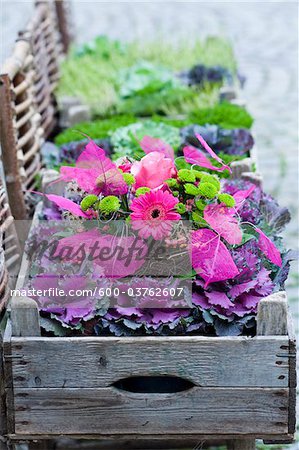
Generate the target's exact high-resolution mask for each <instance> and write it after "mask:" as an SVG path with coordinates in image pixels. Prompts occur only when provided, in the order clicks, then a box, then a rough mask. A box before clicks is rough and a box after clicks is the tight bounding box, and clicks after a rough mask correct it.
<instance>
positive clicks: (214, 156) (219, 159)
mask: <svg viewBox="0 0 299 450" xmlns="http://www.w3.org/2000/svg"><path fill="white" fill-rule="evenodd" d="M195 136H196V137H197V139H198V140H199V142H200V143H201V145H202V146H203V148H204V149H205V150H206V151H207V152H208V153H209V155H210V156H211V157H212V158H214V159H215V160H216V161H218V162H219V163H220V164H221V165H222V166H223V167H224V168H225V169H228V170H229V171H230V172H231V169H230V167H229V166H226V165H225V164H224V162H223V161H222V159H221V158H219V156H218V155H216V153H215V152H214V151H213V150H212V149H211V147H210V146H209V145H208V144H207V142H206V141H205V140H204V138H203V137H202V136H201V135H200V134H199V133H196V134H195Z"/></svg>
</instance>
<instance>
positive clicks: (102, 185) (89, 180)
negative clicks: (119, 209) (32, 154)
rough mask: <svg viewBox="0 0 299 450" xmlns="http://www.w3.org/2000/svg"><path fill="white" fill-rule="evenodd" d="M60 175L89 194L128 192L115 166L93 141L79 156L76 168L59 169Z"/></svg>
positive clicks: (121, 193)
mask: <svg viewBox="0 0 299 450" xmlns="http://www.w3.org/2000/svg"><path fill="white" fill-rule="evenodd" d="M60 174H61V177H62V179H63V180H64V181H72V180H75V181H76V182H77V183H78V185H79V187H80V188H81V189H83V190H84V191H85V192H87V193H89V194H95V195H98V194H100V193H102V194H104V195H124V194H126V193H127V191H128V186H127V185H126V183H125V181H124V179H123V176H122V174H121V173H120V172H119V170H118V169H117V167H116V165H115V164H114V163H113V162H112V161H111V160H110V159H109V158H107V156H106V155H105V151H104V150H103V149H102V148H100V147H98V146H97V145H96V144H95V143H94V142H93V141H90V142H89V143H88V144H87V146H86V147H85V149H84V150H83V152H82V153H81V155H80V156H79V158H78V160H77V162H76V167H66V166H64V167H61V169H60Z"/></svg>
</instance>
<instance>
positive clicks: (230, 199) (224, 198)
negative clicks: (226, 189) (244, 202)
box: [218, 194, 236, 208]
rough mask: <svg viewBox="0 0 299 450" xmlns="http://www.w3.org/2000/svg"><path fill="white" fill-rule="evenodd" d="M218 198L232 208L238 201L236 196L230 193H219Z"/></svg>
mask: <svg viewBox="0 0 299 450" xmlns="http://www.w3.org/2000/svg"><path fill="white" fill-rule="evenodd" d="M218 200H219V201H220V202H221V203H224V204H225V205H226V206H229V207H230V208H232V207H233V206H235V204H236V201H235V199H234V197H233V196H232V195H229V194H219V195H218Z"/></svg>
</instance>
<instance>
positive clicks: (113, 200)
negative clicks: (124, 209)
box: [99, 195, 120, 215]
mask: <svg viewBox="0 0 299 450" xmlns="http://www.w3.org/2000/svg"><path fill="white" fill-rule="evenodd" d="M119 208H120V201H119V199H118V198H117V197H115V195H108V196H107V197H104V198H103V199H102V200H101V201H100V204H99V210H100V211H101V212H102V213H103V214H105V215H108V214H111V213H113V212H115V211H118V210H119Z"/></svg>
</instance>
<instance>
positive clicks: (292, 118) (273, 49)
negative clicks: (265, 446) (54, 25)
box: [0, 0, 299, 450]
mask: <svg viewBox="0 0 299 450" xmlns="http://www.w3.org/2000/svg"><path fill="white" fill-rule="evenodd" d="M16 4H17V8H16ZM3 5H4V6H3ZM3 5H2V9H3V12H4V14H3V24H4V26H3V36H5V47H4V46H3V45H2V46H1V47H2V48H1V53H0V58H1V60H3V57H4V56H6V53H7V50H6V48H9V46H11V43H12V41H13V39H14V35H15V33H16V29H17V28H20V23H21V22H22V20H24V18H26V17H28V16H29V14H30V10H31V2H30V1H27V2H14V1H13V2H12V1H11V2H9V3H8V1H4V3H3ZM73 11H74V18H75V24H76V36H77V40H78V42H84V41H86V40H88V39H90V38H92V37H94V36H95V35H97V34H108V35H110V36H111V37H114V38H120V39H125V40H126V39H132V38H139V39H151V38H153V37H155V36H157V35H161V37H162V38H165V39H177V38H179V37H180V36H185V37H186V36H187V37H189V38H192V37H193V36H194V37H195V36H198V35H199V36H203V37H204V36H206V35H209V34H210V35H211V34H217V35H219V34H224V35H227V36H229V37H230V38H231V39H232V41H233V44H234V48H235V51H236V55H237V60H238V64H239V68H240V71H241V72H242V73H244V74H245V75H246V77H247V83H246V86H245V90H244V96H245V99H246V101H247V105H248V109H249V110H250V112H251V113H252V114H253V116H254V117H255V134H256V142H257V145H258V162H259V169H260V171H261V172H262V174H263V176H264V180H265V182H264V187H265V189H266V190H267V191H268V192H270V193H272V194H274V195H275V196H276V197H277V198H278V200H279V202H280V203H281V204H282V205H285V206H288V207H289V208H290V210H291V212H292V214H293V221H292V223H291V224H290V225H289V226H288V228H287V230H286V233H285V237H286V243H287V245H288V246H289V247H293V248H297V246H298V242H297V241H298V113H297V109H298V85H297V78H298V41H297V39H298V37H297V33H298V5H297V3H296V2H286V1H281V2H271V1H268V2H220V3H218V2H213V1H211V2H209V3H205V2H196V1H195V2H173V1H170V2H161V1H154V2H128V3H127V2H109V3H108V2H99V1H94V2H89V1H84V2H82V1H77V0H75V1H73ZM298 283H299V275H298V266H297V264H293V267H292V271H291V276H290V279H289V282H288V286H287V290H288V294H289V298H290V300H291V304H292V308H293V311H294V313H295V316H296V318H297V320H296V321H297V326H298V303H297V302H298ZM295 449H297V450H298V446H296V447H294V450H295Z"/></svg>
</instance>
